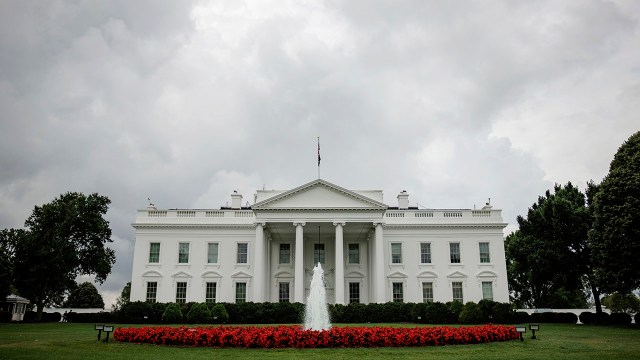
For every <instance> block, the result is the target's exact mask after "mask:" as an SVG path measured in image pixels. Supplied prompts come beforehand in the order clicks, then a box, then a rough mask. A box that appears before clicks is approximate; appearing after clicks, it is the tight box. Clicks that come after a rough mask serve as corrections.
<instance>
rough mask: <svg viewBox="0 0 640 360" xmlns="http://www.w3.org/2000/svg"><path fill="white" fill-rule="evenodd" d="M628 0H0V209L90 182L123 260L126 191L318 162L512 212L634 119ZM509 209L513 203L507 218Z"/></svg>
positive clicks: (293, 170) (326, 172) (348, 181)
mask: <svg viewBox="0 0 640 360" xmlns="http://www.w3.org/2000/svg"><path fill="white" fill-rule="evenodd" d="M638 10H640V9H638V5H637V3H636V2H625V1H617V2H616V1H614V2H602V1H595V0H594V1H584V2H577V3H558V2H556V1H548V2H535V3H511V2H496V3H492V4H487V3H465V4H460V3H455V2H448V3H442V2H424V1H401V2H357V1H326V2H321V1H318V2H307V3H295V2H294V3H290V4H287V3H282V2H279V1H277V2H274V3H268V2H194V3H188V2H173V1H136V2H135V3H131V2H126V1H116V2H108V3H102V2H66V1H49V2H46V3H43V2H29V1H25V2H2V3H0V14H2V15H0V16H1V17H2V19H1V20H2V21H0V70H1V71H0V117H1V121H0V227H19V226H21V225H22V223H23V222H24V219H25V218H26V217H27V216H28V215H29V213H30V211H31V209H32V208H33V206H34V205H38V204H42V203H45V202H48V201H51V200H52V199H53V198H55V197H56V196H57V195H59V194H60V193H62V192H65V191H83V192H86V193H90V192H99V193H101V194H104V195H107V196H109V197H110V198H111V199H112V206H111V208H110V211H109V213H108V218H109V221H110V222H111V225H112V228H113V232H114V237H113V240H114V242H113V244H112V246H113V247H114V249H116V252H117V257H118V261H117V263H116V266H115V267H114V269H113V273H112V275H111V276H110V277H109V279H108V280H107V282H106V283H105V284H104V285H103V286H102V287H101V291H102V292H103V294H105V296H106V297H107V301H108V302H109V301H110V300H112V299H113V298H115V296H117V295H118V294H119V292H120V290H121V289H122V287H123V286H124V283H126V281H128V280H129V279H130V272H131V261H132V251H133V231H132V229H131V227H130V223H131V222H132V221H133V219H134V217H135V210H136V209H138V208H142V207H144V206H145V205H146V199H147V197H151V198H152V200H153V201H154V202H155V203H156V204H157V205H158V206H161V207H166V208H186V207H219V206H221V205H224V204H225V203H226V202H227V201H228V195H229V194H230V193H231V191H232V190H240V192H242V193H243V194H244V196H245V200H249V201H251V199H252V197H253V196H252V195H253V192H254V191H255V189H257V188H262V187H263V186H264V187H266V188H280V189H287V188H291V187H295V186H297V185H300V184H302V183H305V182H308V181H310V180H312V179H314V178H315V177H316V176H317V168H316V158H315V156H316V137H318V136H320V137H321V146H322V159H323V160H322V169H321V170H322V177H323V178H325V179H327V180H329V181H332V182H335V183H336V184H338V185H340V186H344V187H347V188H353V189H365V188H375V189H382V190H384V192H385V199H386V202H387V203H388V204H390V205H393V204H394V203H395V201H396V200H395V196H396V194H397V193H398V192H399V191H400V190H407V191H409V192H410V194H411V198H410V200H411V201H412V202H418V203H420V204H421V205H423V206H426V207H450V208H460V207H463V208H470V207H473V205H478V206H481V205H482V204H483V203H484V202H485V201H486V200H487V198H488V197H491V199H492V203H493V205H494V206H496V207H499V208H502V209H504V212H503V216H504V218H505V221H507V222H509V223H511V224H513V223H514V222H515V217H516V215H517V214H522V213H524V212H525V211H526V209H527V207H528V206H529V205H530V204H532V203H533V202H534V201H535V199H536V197H537V196H538V195H539V194H541V193H542V192H544V190H546V189H547V188H549V187H551V186H552V184H553V183H554V182H566V181H568V180H571V181H573V182H574V183H576V184H578V185H580V186H583V184H584V183H585V182H586V181H588V180H589V179H594V180H599V179H601V178H602V176H604V174H606V172H607V168H608V163H609V161H610V160H611V158H612V156H613V154H614V152H615V150H616V149H617V147H618V146H619V145H620V144H621V143H622V141H624V140H625V139H626V138H627V137H628V136H629V135H630V134H631V133H633V132H634V131H637V120H636V116H635V115H636V114H637V113H638V110H639V108H640V106H639V105H640V100H638V99H640V97H638V96H637V95H638V93H639V89H640V85H639V79H640V75H639V73H638V70H637V63H638V60H639V58H640V56H639V55H640V54H639V52H640V50H639V49H638V47H637V46H636V44H637V42H638V27H637V24H638V15H637V14H640V11H638ZM513 228H514V226H513V225H511V226H510V227H509V228H508V229H509V230H512V229H513Z"/></svg>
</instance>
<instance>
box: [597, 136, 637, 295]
mask: <svg viewBox="0 0 640 360" xmlns="http://www.w3.org/2000/svg"><path fill="white" fill-rule="evenodd" d="M593 207H594V209H593V214H594V222H593V227H592V229H591V231H590V232H589V243H590V247H591V248H592V250H593V258H594V263H595V264H597V266H596V267H595V269H594V270H595V274H596V277H597V278H598V282H599V283H601V284H602V289H603V290H604V291H605V292H614V291H618V292H621V293H628V292H631V291H633V290H635V289H637V288H639V287H640V271H638V268H639V267H640V265H639V264H640V261H639V260H638V259H640V132H637V133H635V134H633V135H632V136H631V137H630V138H629V139H628V140H627V141H625V142H624V143H623V144H622V145H621V146H620V148H619V149H618V152H617V153H616V154H615V156H614V158H613V161H611V165H610V167H609V173H608V174H607V176H605V178H604V179H603V180H602V183H601V184H600V185H599V189H598V191H597V193H596V194H595V197H594V201H593Z"/></svg>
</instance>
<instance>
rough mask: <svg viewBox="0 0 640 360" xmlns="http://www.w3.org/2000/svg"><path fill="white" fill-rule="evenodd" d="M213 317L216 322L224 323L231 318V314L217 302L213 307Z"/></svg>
mask: <svg viewBox="0 0 640 360" xmlns="http://www.w3.org/2000/svg"><path fill="white" fill-rule="evenodd" d="M211 319H212V321H213V323H214V324H224V323H226V322H227V321H228V320H229V314H228V313H227V310H226V309H225V308H224V305H222V304H215V305H214V306H213V308H212V309H211Z"/></svg>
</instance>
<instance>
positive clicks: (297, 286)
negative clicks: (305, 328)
mask: <svg viewBox="0 0 640 360" xmlns="http://www.w3.org/2000/svg"><path fill="white" fill-rule="evenodd" d="M293 225H294V226H295V227H296V259H295V262H296V266H295V274H294V276H295V280H294V285H293V286H294V292H293V301H294V302H299V303H304V251H303V246H304V244H303V241H302V234H303V232H302V227H303V226H304V225H305V223H303V222H297V223H293Z"/></svg>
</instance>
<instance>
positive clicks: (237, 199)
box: [231, 190, 242, 209]
mask: <svg viewBox="0 0 640 360" xmlns="http://www.w3.org/2000/svg"><path fill="white" fill-rule="evenodd" d="M241 207H242V195H240V194H238V190H233V194H231V208H232V209H240V208H241Z"/></svg>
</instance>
